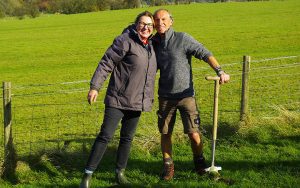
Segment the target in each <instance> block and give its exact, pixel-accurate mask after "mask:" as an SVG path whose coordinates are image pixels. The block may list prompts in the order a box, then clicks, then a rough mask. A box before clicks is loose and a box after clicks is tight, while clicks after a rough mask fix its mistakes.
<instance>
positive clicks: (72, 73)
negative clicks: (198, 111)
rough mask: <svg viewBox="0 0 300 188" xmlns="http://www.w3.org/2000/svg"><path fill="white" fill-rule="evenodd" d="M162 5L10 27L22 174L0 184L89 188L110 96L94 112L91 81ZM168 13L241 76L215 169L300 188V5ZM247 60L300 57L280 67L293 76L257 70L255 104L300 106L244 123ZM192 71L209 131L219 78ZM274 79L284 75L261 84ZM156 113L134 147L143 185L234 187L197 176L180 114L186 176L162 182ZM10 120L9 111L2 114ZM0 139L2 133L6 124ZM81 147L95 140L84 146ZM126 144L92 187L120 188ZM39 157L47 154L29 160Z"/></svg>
mask: <svg viewBox="0 0 300 188" xmlns="http://www.w3.org/2000/svg"><path fill="white" fill-rule="evenodd" d="M157 8H159V7H149V8H140V9H130V10H116V11H103V12H95V13H86V14H76V15H42V16H41V17H38V18H35V19H29V18H26V19H23V20H18V19H16V18H5V19H1V20H0V80H1V81H11V82H12V85H13V94H14V96H13V110H14V111H13V113H14V117H13V118H14V122H13V125H14V127H13V130H14V136H15V142H16V143H17V145H16V147H17V152H18V154H19V160H18V162H17V164H16V169H15V173H14V174H11V176H10V177H9V178H6V179H0V185H1V186H0V187H12V186H15V187H77V186H78V184H79V182H80V179H81V175H82V170H83V168H84V164H85V161H86V159H87V155H88V151H89V149H90V147H91V143H92V142H93V140H94V136H95V134H96V132H97V130H98V128H99V126H100V124H101V119H102V115H103V114H102V113H101V110H102V109H103V104H102V98H103V97H102V96H103V95H104V94H105V90H102V92H101V95H102V96H101V97H100V99H99V102H98V103H97V104H96V105H95V106H92V107H90V106H88V105H87V104H86V101H85V97H86V92H87V90H88V80H89V79H90V78H91V75H92V74H93V72H94V69H95V68H96V66H97V62H98V61H99V59H100V58H101V57H102V55H103V53H104V52H105V50H106V49H107V47H108V46H109V45H110V44H111V42H112V40H113V39H114V37H116V36H117V35H119V34H120V33H121V31H122V29H123V28H124V27H126V26H127V25H128V24H129V23H131V22H132V21H133V20H134V18H135V16H136V15H137V14H138V13H140V12H141V11H144V10H145V9H147V10H149V11H152V12H153V11H154V10H156V9H157ZM165 8H167V9H169V10H170V11H171V12H172V14H173V16H174V19H175V23H174V28H175V29H176V30H177V31H184V32H188V33H189V34H191V35H192V36H193V37H194V38H196V39H197V40H199V41H200V42H201V43H203V44H204V45H205V46H206V47H207V48H208V49H210V50H211V51H212V52H213V54H214V55H215V56H216V57H217V59H218V60H219V62H220V63H221V64H222V65H224V68H225V69H226V71H228V72H229V73H230V74H232V83H231V84H228V85H226V86H223V87H222V89H221V95H222V96H221V100H220V101H221V104H220V119H221V121H220V122H221V126H220V129H219V133H218V142H217V156H216V160H217V161H216V163H217V164H218V165H220V166H222V167H223V170H222V171H221V175H222V176H223V177H225V178H229V179H231V180H232V181H233V184H232V185H231V186H230V187H299V185H300V179H299V177H300V165H299V164H300V146H299V141H300V123H299V122H300V120H299V87H300V86H299V81H298V80H299V79H297V78H298V76H299V70H300V69H299V65H298V64H299V60H300V57H299V55H300V22H299V20H300V1H298V0H286V1H264V2H245V3H234V2H232V3H210V4H206V3H203V4H190V5H178V6H167V7H165ZM243 55H251V57H252V59H253V61H254V62H255V60H261V59H266V58H276V57H285V56H298V57H296V58H295V59H292V60H289V59H287V60H275V61H274V64H275V65H276V66H280V65H282V66H287V65H288V66H289V67H290V68H289V69H272V70H269V69H267V70H268V71H264V70H265V69H264V67H269V66H270V63H269V62H262V63H256V64H255V63H253V64H252V65H251V66H252V68H253V70H254V72H255V71H256V74H255V75H254V74H253V75H252V78H253V81H252V82H251V84H252V87H251V88H250V90H252V91H253V92H252V94H251V95H252V97H253V98H252V101H253V103H252V105H253V104H255V105H259V103H262V102H263V101H265V100H269V99H270V101H272V104H273V103H274V104H282V103H283V104H285V102H286V101H288V100H287V99H292V103H293V107H289V108H288V109H284V108H280V106H276V107H278V108H277V111H276V113H274V112H273V111H268V110H266V109H267V108H266V109H264V110H263V114H268V115H264V116H262V115H261V114H262V113H256V112H252V114H253V116H252V117H251V122H250V124H249V125H248V126H242V127H241V126H240V125H239V124H238V118H239V113H238V110H239V109H238V108H239V96H240V83H237V82H239V81H240V72H241V64H238V65H237V66H236V65H235V63H239V62H241V61H242V56H243ZM295 62H296V63H295ZM297 63H298V64H297ZM193 68H194V71H193V72H194V75H195V87H196V92H197V91H200V92H199V93H196V94H197V96H198V97H199V100H198V102H199V103H200V104H201V108H202V107H203V110H202V112H204V117H203V121H202V122H203V126H204V127H205V128H206V129H207V130H210V123H211V119H210V111H211V106H212V104H211V102H212V98H211V94H209V93H212V83H211V84H209V83H207V81H205V80H204V75H207V74H213V72H212V71H211V70H210V69H207V65H206V64H205V63H203V62H200V61H198V60H196V59H194V62H193ZM258 70H259V71H258ZM287 71H288V72H287ZM270 72H272V73H270ZM285 74H287V75H288V76H283V75H285ZM269 75H272V76H273V77H272V78H271V79H268V80H266V79H261V78H262V77H264V76H269ZM276 75H280V77H276ZM68 82H71V83H68ZM53 91H57V92H54V93H52V92H53ZM70 91H71V92H70ZM28 93H30V94H28ZM41 93H46V94H43V95H41ZM278 93H281V94H284V95H277V94H278ZM207 96H209V97H207ZM0 100H1V102H2V99H0ZM63 103H66V104H68V106H64V105H61V104H63ZM45 104H49V105H45ZM53 104H57V105H53ZM254 107H255V106H254ZM254 107H253V108H254ZM254 109H255V108H254ZM156 110H157V104H156V103H155V107H154V109H153V111H152V112H151V113H145V114H143V117H142V118H141V121H140V125H139V129H138V131H137V134H136V139H135V140H134V145H133V148H132V153H131V158H130V161H129V162H128V169H127V174H128V177H129V178H130V180H131V181H132V182H133V187H228V184H226V183H223V182H215V181H213V180H211V179H210V178H209V177H207V176H203V177H199V176H197V175H195V174H194V173H192V172H191V170H192V168H193V165H192V161H191V158H192V157H191V155H192V153H191V150H190V146H189V142H188V140H187V138H186V137H185V135H183V134H182V132H181V131H182V130H181V128H180V127H181V122H180V119H178V120H177V125H178V126H177V127H178V128H177V129H176V132H175V133H174V148H173V149H174V160H175V168H176V176H175V179H174V180H173V181H171V182H162V181H160V180H159V174H160V170H161V154H160V149H159V134H158V132H157V129H156V115H155V111H156ZM234 110H236V111H234ZM95 112H97V113H95ZM2 114H3V112H2V107H1V115H0V117H1V119H2ZM32 114H34V117H33V115H32ZM270 114H272V115H270ZM58 125H59V126H58ZM58 127H59V128H58ZM32 130H35V131H32ZM209 132H210V131H209ZM0 133H1V135H2V134H3V130H2V129H1V131H0ZM52 134H56V136H57V135H58V136H59V139H60V142H59V143H58V146H57V143H56V142H51V140H53V138H52ZM116 138H118V134H116ZM55 139H57V138H55ZM1 140H3V139H1ZM39 140H40V143H38V141H39ZM66 140H68V141H70V140H71V142H70V143H69V145H67V147H66V148H65V150H58V149H56V148H61V146H62V145H64V144H66V142H65V141H66ZM0 143H1V144H2V141H1V142H0ZM82 143H87V145H86V146H85V147H83V145H82ZM204 143H205V154H206V156H207V159H208V162H210V135H209V134H207V135H204ZM35 144H36V145H35ZM116 144H117V139H114V140H113V141H112V143H111V144H110V147H109V149H108V151H107V153H106V155H105V157H104V159H103V162H102V163H101V167H100V168H99V169H98V170H97V172H96V173H95V176H94V177H95V178H94V179H93V184H92V186H93V187H109V186H113V185H114V174H113V168H114V157H115V156H114V152H115V148H116ZM41 145H42V148H43V149H45V148H46V149H47V152H46V153H43V152H42V151H43V150H42V149H41V148H40V147H41ZM29 150H30V151H37V152H33V153H29V152H28V151H29ZM0 151H1V150H0ZM0 153H3V152H0Z"/></svg>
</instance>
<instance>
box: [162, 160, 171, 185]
mask: <svg viewBox="0 0 300 188" xmlns="http://www.w3.org/2000/svg"><path fill="white" fill-rule="evenodd" d="M173 176H174V163H173V161H172V160H171V161H166V162H164V170H163V173H162V175H161V179H163V180H166V181H169V180H172V179H173Z"/></svg>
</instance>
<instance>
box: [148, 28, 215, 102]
mask: <svg viewBox="0 0 300 188" xmlns="http://www.w3.org/2000/svg"><path fill="white" fill-rule="evenodd" d="M153 41H154V42H153V45H154V50H155V53H156V59H157V65H158V69H159V70H160V78H159V88H158V95H159V96H160V97H165V98H173V99H181V98H185V97H191V96H194V87H193V76H192V67H191V61H192V56H194V57H196V58H198V59H201V60H204V61H207V58H208V57H209V56H212V53H211V52H210V51H208V50H207V49H206V48H205V47H204V46H203V45H202V44H201V43H199V42H198V41H196V40H195V39H194V38H193V37H191V36H190V35H188V34H187V33H183V32H175V31H174V30H173V29H172V28H170V29H169V30H168V31H167V32H166V33H165V37H164V38H161V37H160V35H159V34H158V33H156V35H155V36H154V37H153Z"/></svg>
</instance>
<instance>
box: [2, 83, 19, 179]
mask: <svg viewBox="0 0 300 188" xmlns="http://www.w3.org/2000/svg"><path fill="white" fill-rule="evenodd" d="M3 111H4V164H3V166H4V171H3V172H2V173H3V174H4V175H5V174H9V173H11V171H12V170H13V169H14V166H15V162H16V160H15V159H16V153H15V149H14V146H13V138H12V113H11V82H3Z"/></svg>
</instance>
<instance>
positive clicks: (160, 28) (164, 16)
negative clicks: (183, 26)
mask: <svg viewBox="0 0 300 188" xmlns="http://www.w3.org/2000/svg"><path fill="white" fill-rule="evenodd" d="M154 22H155V29H156V31H157V32H158V34H164V33H165V32H166V31H167V30H168V29H169V28H170V27H171V25H172V24H173V21H172V20H171V17H170V14H169V13H168V12H167V11H165V10H161V11H158V12H157V13H156V14H155V15H154Z"/></svg>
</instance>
